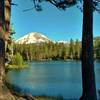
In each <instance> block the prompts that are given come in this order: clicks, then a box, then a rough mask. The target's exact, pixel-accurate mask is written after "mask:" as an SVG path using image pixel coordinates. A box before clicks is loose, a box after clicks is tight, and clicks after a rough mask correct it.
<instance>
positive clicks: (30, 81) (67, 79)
mask: <svg viewBox="0 0 100 100" xmlns="http://www.w3.org/2000/svg"><path fill="white" fill-rule="evenodd" d="M95 73H96V88H97V90H98V89H100V61H95ZM7 81H8V82H9V83H11V84H12V85H13V87H14V89H15V90H16V91H17V92H24V93H31V94H32V95H33V96H35V95H47V96H63V97H64V98H79V97H80V96H81V94H82V78H81V62H80V61H33V62H31V63H30V64H29V67H28V68H26V69H22V70H11V71H9V72H8V73H7ZM98 97H99V96H98Z"/></svg>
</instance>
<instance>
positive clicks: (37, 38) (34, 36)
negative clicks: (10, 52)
mask: <svg viewBox="0 0 100 100" xmlns="http://www.w3.org/2000/svg"><path fill="white" fill-rule="evenodd" d="M49 41H50V39H49V38H47V37H46V36H45V35H43V34H41V33H38V32H31V33H28V34H26V35H24V36H23V37H21V38H19V39H18V40H16V41H15V42H16V43H19V44H23V43H25V44H30V43H42V42H49Z"/></svg>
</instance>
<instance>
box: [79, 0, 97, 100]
mask: <svg viewBox="0 0 100 100" xmlns="http://www.w3.org/2000/svg"><path fill="white" fill-rule="evenodd" d="M83 1H84V4H83V10H84V11H83V36H82V85H83V94H82V97H81V98H80V100H97V97H96V86H95V72H94V59H93V7H92V3H93V0H83Z"/></svg>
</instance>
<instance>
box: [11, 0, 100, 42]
mask: <svg viewBox="0 0 100 100" xmlns="http://www.w3.org/2000/svg"><path fill="white" fill-rule="evenodd" d="M13 2H14V3H17V4H18V6H12V13H11V14H12V15H11V23H13V24H14V25H13V27H14V30H15V32H16V34H15V35H14V37H15V39H18V38H20V37H21V36H24V35H25V34H27V33H29V32H40V33H42V34H44V35H46V36H47V37H48V38H50V39H51V40H55V41H58V40H67V41H69V40H70V39H71V38H72V39H79V40H81V37H82V13H81V12H80V10H79V9H78V8H76V6H74V7H71V8H69V9H66V11H62V10H58V9H57V8H56V7H54V6H52V5H51V4H49V3H43V4H42V8H43V11H41V12H37V11H36V10H35V9H33V10H30V11H27V12H23V10H24V9H27V8H31V7H33V4H32V2H31V0H16V1H15V0H13ZM99 27H100V14H98V13H94V36H100V28H99Z"/></svg>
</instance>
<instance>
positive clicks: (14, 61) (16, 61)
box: [12, 53, 23, 66]
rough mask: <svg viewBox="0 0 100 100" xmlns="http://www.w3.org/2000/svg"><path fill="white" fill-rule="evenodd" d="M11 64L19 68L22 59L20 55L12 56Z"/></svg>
mask: <svg viewBox="0 0 100 100" xmlns="http://www.w3.org/2000/svg"><path fill="white" fill-rule="evenodd" d="M12 64H13V65H19V66H22V65H23V58H22V56H21V54H20V53H16V54H15V55H13V57H12Z"/></svg>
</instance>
